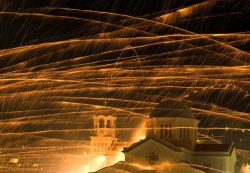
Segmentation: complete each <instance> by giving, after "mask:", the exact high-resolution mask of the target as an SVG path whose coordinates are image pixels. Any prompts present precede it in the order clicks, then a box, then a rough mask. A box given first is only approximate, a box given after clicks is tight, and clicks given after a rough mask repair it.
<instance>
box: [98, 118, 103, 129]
mask: <svg viewBox="0 0 250 173" xmlns="http://www.w3.org/2000/svg"><path fill="white" fill-rule="evenodd" d="M99 128H104V119H100V120H99Z"/></svg>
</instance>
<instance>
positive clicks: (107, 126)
mask: <svg viewBox="0 0 250 173" xmlns="http://www.w3.org/2000/svg"><path fill="white" fill-rule="evenodd" d="M106 128H111V122H110V120H108V121H107V125H106Z"/></svg>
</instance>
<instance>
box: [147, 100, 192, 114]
mask: <svg viewBox="0 0 250 173" xmlns="http://www.w3.org/2000/svg"><path fill="white" fill-rule="evenodd" d="M150 117H182V118H194V116H193V114H192V111H191V109H190V108H189V107H188V106H187V105H186V104H185V103H184V102H183V101H179V100H176V99H172V98H168V99H165V100H164V101H162V102H160V103H159V104H157V105H156V107H155V108H154V110H153V111H152V113H151V115H150Z"/></svg>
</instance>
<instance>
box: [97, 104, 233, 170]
mask: <svg viewBox="0 0 250 173" xmlns="http://www.w3.org/2000/svg"><path fill="white" fill-rule="evenodd" d="M146 122H147V123H146V124H147V131H146V138H145V139H144V140H141V141H139V142H137V143H135V144H132V145H131V146H129V147H127V148H124V149H123V153H124V155H125V161H122V162H118V163H116V164H114V165H113V166H110V167H106V168H103V169H101V170H99V171H97V172H98V173H104V172H105V173H113V172H115V173H122V172H132V173H133V172H134V173H138V172H152V173H158V172H159V173H160V172H164V173H181V172H185V173H205V172H206V173H217V172H218V173H223V172H224V173H234V172H235V170H234V169H235V162H236V154H235V147H234V146H233V145H231V144H199V143H197V142H196V141H197V136H198V124H199V121H198V120H197V119H195V117H194V116H193V114H192V111H191V110H190V108H189V107H188V106H187V105H185V104H184V103H183V102H181V101H178V100H175V99H166V100H165V101H163V102H161V103H159V104H158V105H157V106H156V107H155V109H154V110H153V112H152V113H151V115H150V117H149V118H148V119H147V120H146Z"/></svg>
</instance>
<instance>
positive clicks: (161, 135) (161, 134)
mask: <svg viewBox="0 0 250 173" xmlns="http://www.w3.org/2000/svg"><path fill="white" fill-rule="evenodd" d="M160 138H161V139H162V138H163V125H161V130H160Z"/></svg>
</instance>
